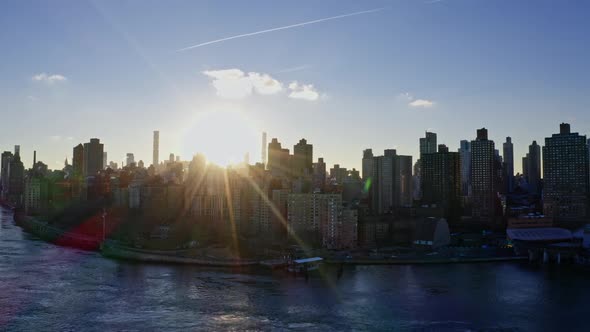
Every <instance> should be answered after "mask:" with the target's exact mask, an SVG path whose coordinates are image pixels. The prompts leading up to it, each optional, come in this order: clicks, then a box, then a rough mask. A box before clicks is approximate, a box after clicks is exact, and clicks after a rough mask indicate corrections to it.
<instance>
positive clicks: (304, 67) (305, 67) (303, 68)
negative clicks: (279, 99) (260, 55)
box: [276, 65, 311, 74]
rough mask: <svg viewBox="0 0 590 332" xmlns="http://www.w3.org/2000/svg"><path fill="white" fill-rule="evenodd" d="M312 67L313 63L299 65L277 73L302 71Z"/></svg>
mask: <svg viewBox="0 0 590 332" xmlns="http://www.w3.org/2000/svg"><path fill="white" fill-rule="evenodd" d="M309 68H311V65H301V66H297V67H291V68H285V69H281V70H279V71H277V72H276V73H277V74H284V73H292V72H296V71H302V70H306V69H309Z"/></svg>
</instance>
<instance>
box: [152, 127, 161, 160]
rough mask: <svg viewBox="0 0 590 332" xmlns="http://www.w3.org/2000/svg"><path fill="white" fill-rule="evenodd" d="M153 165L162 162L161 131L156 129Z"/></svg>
mask: <svg viewBox="0 0 590 332" xmlns="http://www.w3.org/2000/svg"><path fill="white" fill-rule="evenodd" d="M152 145H153V146H152V165H154V167H157V166H158V165H159V164H160V131H159V130H154V138H153V142H152Z"/></svg>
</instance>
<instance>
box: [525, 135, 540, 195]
mask: <svg viewBox="0 0 590 332" xmlns="http://www.w3.org/2000/svg"><path fill="white" fill-rule="evenodd" d="M527 181H528V183H529V188H530V191H531V193H535V194H540V193H541V147H540V146H539V145H538V144H537V141H533V144H531V145H529V153H528V154H527Z"/></svg>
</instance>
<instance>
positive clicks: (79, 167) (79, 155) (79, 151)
mask: <svg viewBox="0 0 590 332" xmlns="http://www.w3.org/2000/svg"><path fill="white" fill-rule="evenodd" d="M72 168H73V170H74V175H75V176H82V175H83V174H84V146H83V145H82V144H78V145H76V146H75V147H74V152H73V157H72Z"/></svg>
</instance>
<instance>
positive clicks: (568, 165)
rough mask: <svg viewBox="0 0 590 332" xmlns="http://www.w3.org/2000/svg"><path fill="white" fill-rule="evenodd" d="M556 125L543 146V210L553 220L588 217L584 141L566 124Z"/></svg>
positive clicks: (586, 165)
mask: <svg viewBox="0 0 590 332" xmlns="http://www.w3.org/2000/svg"><path fill="white" fill-rule="evenodd" d="M559 127H560V130H559V134H553V135H552V136H551V137H547V138H545V146H544V147H543V167H544V190H543V210H544V213H545V214H546V215H547V216H550V217H553V218H554V220H556V221H580V220H581V219H583V218H586V217H588V198H589V196H588V192H589V183H588V180H589V179H588V176H589V175H588V172H589V166H588V163H589V160H588V157H589V156H588V142H587V140H586V136H582V135H579V134H578V133H572V132H571V131H570V125H569V124H567V123H562V124H561V125H560V126H559Z"/></svg>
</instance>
